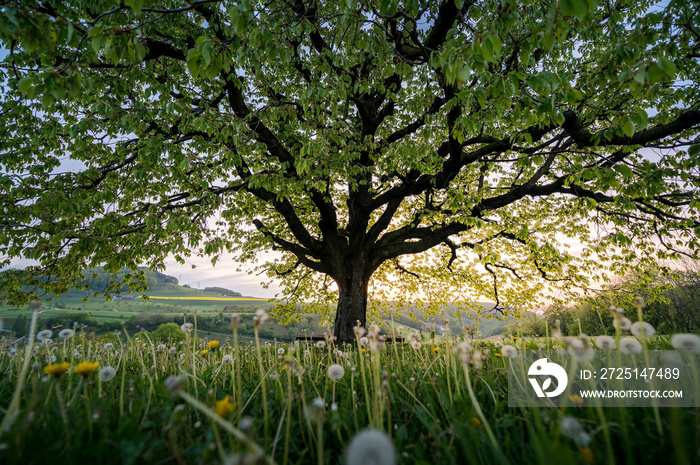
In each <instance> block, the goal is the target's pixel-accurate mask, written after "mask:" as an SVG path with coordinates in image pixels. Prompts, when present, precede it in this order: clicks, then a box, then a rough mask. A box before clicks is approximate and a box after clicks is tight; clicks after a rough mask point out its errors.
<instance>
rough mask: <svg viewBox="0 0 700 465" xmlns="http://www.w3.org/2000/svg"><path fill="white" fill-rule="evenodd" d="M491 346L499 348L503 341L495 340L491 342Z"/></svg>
mask: <svg viewBox="0 0 700 465" xmlns="http://www.w3.org/2000/svg"><path fill="white" fill-rule="evenodd" d="M493 346H494V347H495V348H497V349H500V348H501V347H503V343H502V342H501V341H496V342H494V343H493Z"/></svg>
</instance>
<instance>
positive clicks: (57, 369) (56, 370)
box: [44, 362, 70, 378]
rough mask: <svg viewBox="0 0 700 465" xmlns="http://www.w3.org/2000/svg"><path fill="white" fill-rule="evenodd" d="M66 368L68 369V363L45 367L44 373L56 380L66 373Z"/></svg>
mask: <svg viewBox="0 0 700 465" xmlns="http://www.w3.org/2000/svg"><path fill="white" fill-rule="evenodd" d="M68 368H70V363H68V362H63V363H54V364H53V365H48V366H45V367H44V373H46V374H47V375H51V376H55V377H56V378H58V377H59V376H61V375H62V374H63V373H65V372H66V371H68Z"/></svg>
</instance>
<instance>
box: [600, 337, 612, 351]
mask: <svg viewBox="0 0 700 465" xmlns="http://www.w3.org/2000/svg"><path fill="white" fill-rule="evenodd" d="M595 345H596V346H598V348H599V349H614V348H615V339H614V338H612V337H610V336H598V337H597V338H595Z"/></svg>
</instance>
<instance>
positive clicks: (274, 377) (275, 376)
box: [267, 371, 280, 381]
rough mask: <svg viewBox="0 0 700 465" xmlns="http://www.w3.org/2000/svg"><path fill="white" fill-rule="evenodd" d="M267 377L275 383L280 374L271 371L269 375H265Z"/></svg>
mask: <svg viewBox="0 0 700 465" xmlns="http://www.w3.org/2000/svg"><path fill="white" fill-rule="evenodd" d="M267 377H268V378H270V379H271V380H272V381H277V378H279V377H280V374H279V373H277V372H276V371H272V372H270V374H269V375H267Z"/></svg>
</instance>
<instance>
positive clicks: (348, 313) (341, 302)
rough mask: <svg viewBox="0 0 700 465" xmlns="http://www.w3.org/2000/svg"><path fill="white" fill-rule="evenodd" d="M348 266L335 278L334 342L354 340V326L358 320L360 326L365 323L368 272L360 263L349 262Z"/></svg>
mask: <svg viewBox="0 0 700 465" xmlns="http://www.w3.org/2000/svg"><path fill="white" fill-rule="evenodd" d="M348 265H349V266H348V268H347V269H346V270H345V271H344V273H343V274H342V275H341V276H340V277H339V279H337V280H336V282H337V284H338V288H339V289H338V290H339V297H338V309H337V311H336V315H335V325H334V328H335V329H334V332H333V334H334V336H335V342H336V343H342V342H352V341H354V340H355V332H354V330H353V328H355V327H356V326H357V324H358V321H359V323H360V325H361V326H362V327H364V326H365V323H366V314H367V287H368V284H369V273H366V272H365V270H364V266H363V264H362V263H358V262H350V263H349V264H348Z"/></svg>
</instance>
